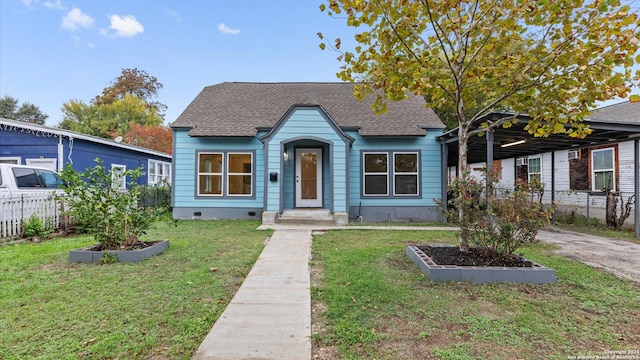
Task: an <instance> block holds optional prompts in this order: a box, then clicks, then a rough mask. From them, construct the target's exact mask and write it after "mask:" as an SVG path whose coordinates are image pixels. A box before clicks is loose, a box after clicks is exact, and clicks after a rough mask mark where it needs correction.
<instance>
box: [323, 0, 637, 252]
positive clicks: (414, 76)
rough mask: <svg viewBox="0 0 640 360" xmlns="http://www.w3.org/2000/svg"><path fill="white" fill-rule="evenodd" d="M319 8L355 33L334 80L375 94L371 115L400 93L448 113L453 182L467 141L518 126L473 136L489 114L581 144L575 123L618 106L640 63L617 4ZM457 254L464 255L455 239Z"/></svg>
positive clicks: (341, 1)
mask: <svg viewBox="0 0 640 360" xmlns="http://www.w3.org/2000/svg"><path fill="white" fill-rule="evenodd" d="M320 9H321V11H327V12H328V13H329V15H331V16H333V15H340V16H344V17H345V18H346V22H347V25H349V26H353V27H360V28H361V29H362V30H361V31H360V32H358V33H357V34H356V35H355V40H356V42H357V46H356V47H355V49H354V51H346V52H343V53H342V54H341V56H340V57H339V59H340V60H341V61H343V62H344V66H343V67H342V69H341V70H340V71H339V72H338V74H337V75H338V77H339V78H340V79H342V80H343V81H351V82H356V83H358V85H357V86H356V87H355V91H354V95H355V96H357V97H358V98H364V97H365V96H367V95H372V94H373V95H375V97H376V100H375V103H374V108H375V110H376V111H377V112H384V111H386V101H388V100H392V101H393V100H402V99H404V98H406V96H407V95H406V94H407V93H414V94H417V95H420V96H423V97H425V99H426V100H427V102H426V104H427V106H429V107H431V108H435V109H438V108H442V107H443V106H445V107H449V108H451V109H455V116H456V118H457V122H458V124H457V125H458V138H459V159H458V164H459V167H460V170H461V171H460V173H464V172H465V171H466V170H467V142H468V139H469V138H470V137H471V136H473V135H474V134H478V133H482V132H484V131H487V130H490V129H492V128H495V127H497V126H505V127H509V126H510V125H511V124H513V123H514V122H516V121H517V120H516V117H515V116H514V117H511V118H505V119H501V120H497V121H494V122H492V121H488V120H487V121H485V122H484V123H483V124H482V125H483V126H482V127H480V129H477V130H472V125H474V124H475V123H477V122H478V121H479V120H480V119H481V118H482V117H483V116H484V115H486V114H488V113H489V112H490V111H492V110H494V109H496V108H497V107H498V106H502V107H504V108H508V109H510V110H512V111H513V112H515V113H519V114H524V113H526V114H528V115H530V116H531V121H530V122H529V124H528V126H527V128H526V129H527V130H528V131H529V132H530V133H532V134H534V135H535V136H546V135H549V134H556V133H566V134H568V136H572V137H584V136H586V135H588V134H589V133H590V131H591V130H590V129H589V128H588V126H586V124H584V123H583V122H582V120H583V118H584V116H585V115H586V114H587V113H588V112H589V110H590V109H591V108H593V107H594V105H595V103H596V102H597V101H604V100H608V99H612V98H614V97H626V96H627V95H628V94H629V92H630V90H631V88H632V87H633V86H636V85H637V84H638V79H639V77H640V72H638V71H636V73H635V74H634V73H633V70H632V67H633V66H634V65H635V64H637V63H640V57H636V53H637V51H638V42H639V41H638V38H639V37H640V36H638V35H639V30H638V29H639V26H640V24H639V22H638V16H637V14H635V13H633V12H632V11H631V9H630V8H629V6H628V5H621V4H620V2H619V1H617V0H604V1H591V2H583V1H571V0H555V1H548V0H535V1H534V0H490V1H484V0H459V1H443V0H402V1H393V2H390V1H380V0H371V1H366V0H330V1H328V7H327V6H326V5H324V4H323V5H321V6H320ZM319 36H320V38H321V39H323V35H322V34H321V33H320V34H319ZM326 44H327V43H326V42H325V41H324V39H323V42H322V43H321V44H320V47H321V48H323V49H324V48H325V47H326ZM330 45H331V44H330ZM340 45H341V41H340V39H337V40H336V41H335V43H334V44H333V45H331V46H332V47H333V48H334V49H336V50H338V51H342V50H340ZM477 94H482V96H477ZM632 100H635V99H632ZM470 110H472V111H470ZM466 195H467V194H465V193H464V191H463V192H462V193H461V196H466ZM459 215H460V217H461V218H462V217H463V216H464V214H463V212H462V210H460V213H459ZM460 248H461V250H463V251H465V250H467V249H468V243H467V242H466V241H465V240H464V239H463V238H461V239H460Z"/></svg>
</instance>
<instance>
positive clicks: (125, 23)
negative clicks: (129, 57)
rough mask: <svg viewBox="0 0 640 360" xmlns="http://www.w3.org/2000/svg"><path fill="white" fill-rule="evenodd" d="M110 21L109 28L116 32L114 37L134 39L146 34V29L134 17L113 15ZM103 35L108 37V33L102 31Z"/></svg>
mask: <svg viewBox="0 0 640 360" xmlns="http://www.w3.org/2000/svg"><path fill="white" fill-rule="evenodd" d="M110 19H111V26H109V29H111V30H114V31H115V35H114V36H116V37H134V36H136V35H138V34H141V33H143V32H144V27H143V26H142V24H140V22H138V20H136V17H135V16H133V15H125V16H120V15H111V17H110ZM102 34H103V35H106V34H107V32H106V31H102Z"/></svg>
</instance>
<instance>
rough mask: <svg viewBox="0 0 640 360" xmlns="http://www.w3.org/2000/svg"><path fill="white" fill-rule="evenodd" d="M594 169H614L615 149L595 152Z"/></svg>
mask: <svg viewBox="0 0 640 360" xmlns="http://www.w3.org/2000/svg"><path fill="white" fill-rule="evenodd" d="M593 169H594V170H601V169H613V149H607V150H599V151H594V152H593Z"/></svg>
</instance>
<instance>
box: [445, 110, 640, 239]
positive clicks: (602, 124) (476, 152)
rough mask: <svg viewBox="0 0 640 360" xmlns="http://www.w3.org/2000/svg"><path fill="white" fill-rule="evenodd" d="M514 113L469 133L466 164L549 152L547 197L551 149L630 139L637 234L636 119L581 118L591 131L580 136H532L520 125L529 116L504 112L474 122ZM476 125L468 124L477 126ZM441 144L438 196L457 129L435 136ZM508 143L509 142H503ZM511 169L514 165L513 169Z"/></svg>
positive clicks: (639, 230)
mask: <svg viewBox="0 0 640 360" xmlns="http://www.w3.org/2000/svg"><path fill="white" fill-rule="evenodd" d="M514 116H515V117H516V119H517V120H518V122H517V123H516V124H514V125H513V126H511V127H510V128H503V127H501V126H499V127H497V128H495V129H493V130H491V131H488V132H486V133H485V136H482V137H480V136H471V138H470V139H469V141H468V144H467V148H468V150H467V162H468V163H469V164H473V163H480V162H486V164H487V167H488V170H491V168H492V166H493V161H494V160H502V159H510V158H518V157H524V156H529V155H535V154H542V153H547V152H549V153H551V163H552V166H551V201H554V197H555V190H556V189H555V151H558V150H571V149H580V148H587V147H593V146H599V145H610V144H615V143H619V142H624V141H633V143H634V165H633V173H634V194H635V204H634V231H635V237H636V238H640V200H639V199H640V195H639V193H640V159H639V157H640V155H638V153H639V152H640V145H639V142H640V123H632V122H621V121H617V120H616V121H608V120H602V119H597V120H595V119H585V123H587V124H589V127H590V128H591V129H592V130H593V132H592V133H591V134H590V135H588V136H587V137H585V138H584V139H576V138H571V137H569V136H568V135H566V134H557V135H550V136H548V137H535V136H533V135H531V134H529V133H528V132H527V131H526V130H525V129H524V128H525V127H526V126H527V124H528V123H529V120H530V118H529V117H528V116H526V115H516V114H513V113H508V112H492V113H490V114H488V115H486V116H485V117H483V118H482V119H480V120H479V121H477V122H476V124H481V123H483V122H484V121H486V120H490V121H497V120H500V119H502V118H505V117H514ZM477 128H478V125H476V126H475V127H473V128H472V130H474V129H477ZM438 139H439V140H440V142H441V144H442V154H441V156H442V159H441V160H442V162H441V163H442V198H443V199H446V198H447V190H448V167H450V166H456V167H457V165H458V129H457V128H456V129H453V130H451V131H448V132H446V133H444V134H442V135H440V136H439V137H438ZM505 145H509V146H505ZM514 173H515V169H514Z"/></svg>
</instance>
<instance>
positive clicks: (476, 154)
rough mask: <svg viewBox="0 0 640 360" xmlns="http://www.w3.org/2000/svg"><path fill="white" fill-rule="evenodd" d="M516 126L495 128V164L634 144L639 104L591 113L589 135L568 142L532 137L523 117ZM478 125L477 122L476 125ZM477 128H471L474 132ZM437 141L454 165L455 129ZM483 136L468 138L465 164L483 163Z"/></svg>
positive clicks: (498, 115)
mask: <svg viewBox="0 0 640 360" xmlns="http://www.w3.org/2000/svg"><path fill="white" fill-rule="evenodd" d="M513 115H514V114H512V113H508V112H493V113H491V114H488V115H487V117H486V118H491V119H494V120H496V119H500V118H502V117H507V116H513ZM517 119H518V123H517V124H515V125H513V126H511V127H510V128H507V129H505V128H503V127H498V128H496V129H494V130H493V131H494V135H493V158H494V159H495V160H501V159H509V158H514V157H523V156H528V155H534V154H540V153H545V152H551V151H556V150H567V149H580V148H585V147H592V146H598V145H607V144H613V143H618V142H623V141H629V140H635V139H638V138H639V137H640V103H629V102H625V103H622V104H616V105H611V106H608V107H603V108H600V109H598V110H595V111H594V112H593V114H592V115H591V116H590V117H589V118H587V119H585V123H587V124H589V127H590V128H591V129H592V130H593V132H592V133H591V134H590V135H588V136H587V137H585V138H584V139H576V138H571V137H569V136H568V135H566V134H557V135H550V136H548V137H534V136H533V135H531V134H529V133H528V132H527V131H526V130H525V129H524V128H525V126H527V123H528V122H529V119H530V118H529V117H528V116H527V115H518V116H517ZM481 122H482V121H478V122H477V123H478V124H480V123H481ZM475 128H477V126H476V127H474V129H475ZM439 140H440V141H442V142H443V143H445V144H446V146H447V149H448V156H447V158H448V161H447V165H448V166H455V165H457V164H458V129H457V128H456V129H453V130H451V131H448V132H446V133H444V134H442V135H441V136H440V137H439ZM486 140H487V138H486V136H483V137H480V136H471V138H470V139H469V142H468V151H467V161H468V163H469V164H473V163H479V162H486V160H487V145H486ZM519 140H524V141H525V142H524V143H522V144H520V145H514V146H509V147H502V146H503V145H505V144H510V143H513V142H516V141H519Z"/></svg>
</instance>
